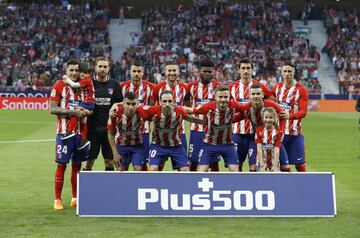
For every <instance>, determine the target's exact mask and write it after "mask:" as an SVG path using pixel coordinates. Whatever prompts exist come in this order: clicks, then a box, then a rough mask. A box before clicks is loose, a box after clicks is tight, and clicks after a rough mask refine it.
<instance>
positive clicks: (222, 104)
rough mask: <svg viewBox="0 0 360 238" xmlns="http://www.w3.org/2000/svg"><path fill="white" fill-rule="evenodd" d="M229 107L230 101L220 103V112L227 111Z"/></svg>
mask: <svg viewBox="0 0 360 238" xmlns="http://www.w3.org/2000/svg"><path fill="white" fill-rule="evenodd" d="M227 105H228V101H224V102H218V109H219V111H221V112H224V111H226V108H227Z"/></svg>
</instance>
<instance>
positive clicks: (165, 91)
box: [160, 90, 173, 101]
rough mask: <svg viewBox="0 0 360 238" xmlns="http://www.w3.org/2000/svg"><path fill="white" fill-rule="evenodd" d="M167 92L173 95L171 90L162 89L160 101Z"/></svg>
mask: <svg viewBox="0 0 360 238" xmlns="http://www.w3.org/2000/svg"><path fill="white" fill-rule="evenodd" d="M165 94H170V95H171V96H172V95H173V94H172V92H171V91H170V90H164V91H162V92H161V93H160V101H161V98H162V96H163V95H165Z"/></svg>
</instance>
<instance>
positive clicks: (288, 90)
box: [273, 82, 309, 135]
mask: <svg viewBox="0 0 360 238" xmlns="http://www.w3.org/2000/svg"><path fill="white" fill-rule="evenodd" d="M273 94H274V95H275V97H276V102H277V103H278V104H279V105H280V106H281V108H282V109H283V110H284V111H288V112H289V113H290V119H289V120H287V121H286V123H285V130H284V134H285V135H301V134H302V131H301V118H304V117H305V116H306V113H307V107H308V104H309V97H308V93H307V90H306V88H304V87H303V86H302V85H301V84H300V83H296V84H295V85H294V86H292V87H286V86H285V84H284V83H283V82H282V83H278V84H277V85H276V86H275V87H274V89H273Z"/></svg>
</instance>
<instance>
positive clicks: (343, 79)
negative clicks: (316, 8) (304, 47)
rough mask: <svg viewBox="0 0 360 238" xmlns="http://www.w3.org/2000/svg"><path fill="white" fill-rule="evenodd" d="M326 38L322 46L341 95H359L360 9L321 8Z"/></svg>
mask: <svg viewBox="0 0 360 238" xmlns="http://www.w3.org/2000/svg"><path fill="white" fill-rule="evenodd" d="M324 14H325V20H324V24H325V26H326V28H327V34H328V40H327V42H326V45H325V46H324V48H323V49H322V50H323V52H327V54H328V56H329V58H330V59H331V61H332V63H333V65H334V68H335V70H336V72H337V75H338V80H339V93H340V94H347V93H350V94H360V53H359V52H360V51H359V50H360V46H359V44H358V42H359V30H360V27H359V17H360V11H359V9H352V10H342V9H340V8H338V7H335V6H327V7H325V8H324Z"/></svg>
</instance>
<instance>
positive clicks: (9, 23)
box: [0, 2, 111, 91]
mask: <svg viewBox="0 0 360 238" xmlns="http://www.w3.org/2000/svg"><path fill="white" fill-rule="evenodd" d="M107 25H108V13H107V10H106V8H104V7H103V6H100V5H98V4H95V3H89V2H87V3H84V4H83V5H81V6H79V5H53V4H43V3H42V4H19V5H17V4H9V5H7V4H3V5H1V7H0V29H1V31H0V35H1V37H0V69H1V70H0V86H1V88H2V89H3V90H4V89H5V90H6V89H8V88H12V89H15V90H22V91H24V90H26V89H28V88H32V89H35V90H41V89H42V88H46V87H47V86H52V85H53V84H54V82H55V80H57V79H59V77H61V76H62V74H63V65H64V62H66V61H68V60H69V59H70V58H78V59H83V60H91V59H93V58H94V57H95V56H99V55H105V56H108V57H110V56H111V46H110V40H109V33H108V31H107Z"/></svg>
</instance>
